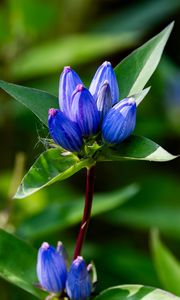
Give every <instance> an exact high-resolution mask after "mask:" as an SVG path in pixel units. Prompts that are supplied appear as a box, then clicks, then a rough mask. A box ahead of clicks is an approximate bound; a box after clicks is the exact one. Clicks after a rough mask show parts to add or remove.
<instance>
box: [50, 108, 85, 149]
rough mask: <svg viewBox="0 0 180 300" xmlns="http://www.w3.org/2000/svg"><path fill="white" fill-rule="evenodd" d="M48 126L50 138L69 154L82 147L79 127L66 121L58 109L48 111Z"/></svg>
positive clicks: (68, 120)
mask: <svg viewBox="0 0 180 300" xmlns="http://www.w3.org/2000/svg"><path fill="white" fill-rule="evenodd" d="M48 125H49V131H50V134H51V137H52V138H53V140H54V141H55V143H56V144H59V145H60V146H61V147H63V148H64V149H67V150H69V151H71V152H78V151H79V150H80V148H81V146H82V134H81V131H80V128H79V126H78V125H77V124H76V123H75V122H73V121H71V120H70V119H68V118H67V117H66V115H65V114H64V113H62V112H61V111H60V110H58V109H54V108H51V109H49V118H48Z"/></svg>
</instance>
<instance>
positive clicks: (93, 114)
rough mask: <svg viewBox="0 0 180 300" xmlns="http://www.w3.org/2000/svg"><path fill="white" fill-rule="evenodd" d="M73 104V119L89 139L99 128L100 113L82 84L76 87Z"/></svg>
mask: <svg viewBox="0 0 180 300" xmlns="http://www.w3.org/2000/svg"><path fill="white" fill-rule="evenodd" d="M72 99H73V102H72V107H71V118H72V120H73V121H75V122H76V123H77V124H78V125H79V127H80V129H81V132H82V135H83V136H85V137H87V136H89V135H92V134H95V133H96V132H97V130H98V127H99V120H100V119H99V113H98V110H97V107H96V103H95V101H94V99H93V97H92V95H91V94H90V92H89V91H88V89H86V88H85V87H84V86H83V85H82V84H79V85H78V86H77V87H76V90H75V92H74V94H73V96H72Z"/></svg>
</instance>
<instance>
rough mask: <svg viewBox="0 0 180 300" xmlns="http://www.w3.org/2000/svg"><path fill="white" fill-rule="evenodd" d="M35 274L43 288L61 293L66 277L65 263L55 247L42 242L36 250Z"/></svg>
mask: <svg viewBox="0 0 180 300" xmlns="http://www.w3.org/2000/svg"><path fill="white" fill-rule="evenodd" d="M37 276H38V279H39V282H40V284H41V286H42V288H43V289H45V290H46V291H48V292H51V293H61V292H62V290H63V289H64V288H65V282H66V278H67V270H66V264H65V261H64V259H63V257H62V256H61V255H59V253H58V252H57V251H56V249H55V248H54V247H52V246H50V245H49V244H48V243H43V244H42V246H41V248H40V249H39V252H38V260H37Z"/></svg>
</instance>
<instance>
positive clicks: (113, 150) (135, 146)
mask: <svg viewBox="0 0 180 300" xmlns="http://www.w3.org/2000/svg"><path fill="white" fill-rule="evenodd" d="M176 157H177V156H175V155H172V154H170V153H169V152H167V151H166V150H164V149H163V148H162V147H161V146H159V145H158V144H156V143H154V142H153V141H151V140H149V139H147V138H145V137H142V136H135V135H132V136H130V137H129V138H128V139H126V140H125V141H124V142H122V143H121V144H119V145H118V146H109V147H108V146H107V147H104V148H103V150H102V152H101V153H100V156H99V157H98V160H99V161H118V160H149V161H169V160H172V159H175V158H176Z"/></svg>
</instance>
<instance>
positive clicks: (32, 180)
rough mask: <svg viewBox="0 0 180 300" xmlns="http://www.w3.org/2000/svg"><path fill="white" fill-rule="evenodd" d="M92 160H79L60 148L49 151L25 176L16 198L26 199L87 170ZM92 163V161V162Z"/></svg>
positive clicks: (43, 154)
mask: <svg viewBox="0 0 180 300" xmlns="http://www.w3.org/2000/svg"><path fill="white" fill-rule="evenodd" d="M89 163H90V160H88V159H86V160H79V159H78V158H77V156H75V155H74V154H72V153H68V155H67V152H66V155H65V153H63V152H62V151H61V150H60V148H59V147H58V148H56V149H48V150H47V151H45V152H44V153H42V154H41V155H40V156H39V158H38V159H37V160H36V162H35V163H34V165H33V166H32V167H31V168H30V170H29V171H28V172H27V174H26V175H25V176H24V178H23V180H22V182H21V185H20V187H19V189H18V191H17V193H16V195H15V196H14V198H17V199H20V198H25V197H27V196H29V195H31V194H33V193H35V192H37V191H38V190H40V189H42V188H44V187H46V186H47V185H50V184H52V183H54V182H56V181H61V180H64V179H66V178H68V177H70V176H72V175H73V174H74V173H76V172H78V171H79V170H80V169H82V168H85V167H86V166H88V164H89ZM91 163H92V161H91Z"/></svg>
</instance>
